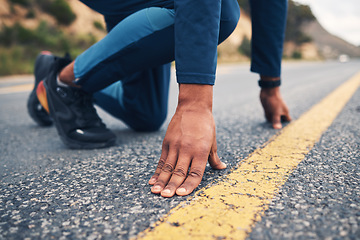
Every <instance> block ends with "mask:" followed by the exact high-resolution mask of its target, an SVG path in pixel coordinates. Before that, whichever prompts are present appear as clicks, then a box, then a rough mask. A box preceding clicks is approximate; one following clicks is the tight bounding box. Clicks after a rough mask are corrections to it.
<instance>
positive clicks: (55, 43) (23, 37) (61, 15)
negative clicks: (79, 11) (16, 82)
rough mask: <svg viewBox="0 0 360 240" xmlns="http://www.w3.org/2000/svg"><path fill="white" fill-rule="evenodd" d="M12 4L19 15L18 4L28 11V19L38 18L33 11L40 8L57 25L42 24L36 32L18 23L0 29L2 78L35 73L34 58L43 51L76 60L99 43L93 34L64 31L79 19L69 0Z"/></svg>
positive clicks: (30, 0)
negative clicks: (67, 54) (90, 47)
mask: <svg viewBox="0 0 360 240" xmlns="http://www.w3.org/2000/svg"><path fill="white" fill-rule="evenodd" d="M9 3H10V8H11V12H12V13H13V14H16V10H15V8H14V6H15V4H19V5H20V6H23V7H25V8H26V9H28V12H27V14H26V18H36V17H37V16H36V11H34V9H40V11H43V12H45V13H47V14H49V15H50V16H52V17H53V18H54V19H55V20H56V22H57V25H55V26H54V25H50V24H49V23H47V22H46V21H40V22H39V23H38V26H37V27H36V28H35V29H29V28H26V27H24V26H23V25H22V24H21V23H19V22H16V23H15V24H14V25H12V26H6V25H3V26H0V75H13V74H27V73H32V72H33V66H34V61H35V58H36V56H37V54H38V53H39V52H40V51H42V50H48V51H51V52H53V53H54V54H58V55H63V54H64V53H70V55H71V56H72V57H75V56H77V55H79V54H80V53H81V52H83V51H84V50H85V49H87V48H88V47H89V46H91V45H92V44H94V43H95V42H96V41H97V39H96V38H95V37H94V36H93V35H91V34H89V35H73V34H70V33H67V32H66V31H63V30H62V26H68V25H70V24H71V23H72V22H73V21H74V20H75V19H76V15H75V14H74V12H73V11H72V10H71V7H70V6H69V4H68V3H67V2H66V0H10V1H9Z"/></svg>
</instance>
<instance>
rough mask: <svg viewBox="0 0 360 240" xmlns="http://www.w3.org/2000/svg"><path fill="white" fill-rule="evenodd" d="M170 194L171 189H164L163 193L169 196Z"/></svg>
mask: <svg viewBox="0 0 360 240" xmlns="http://www.w3.org/2000/svg"><path fill="white" fill-rule="evenodd" d="M170 192H171V191H170V189H164V190H163V191H162V192H161V193H165V194H168V193H170Z"/></svg>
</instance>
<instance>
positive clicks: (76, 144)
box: [43, 81, 116, 149]
mask: <svg viewBox="0 0 360 240" xmlns="http://www.w3.org/2000/svg"><path fill="white" fill-rule="evenodd" d="M43 87H44V89H45V95H46V96H47V97H46V98H47V103H48V109H49V110H50V115H51V116H52V118H53V120H54V123H55V127H56V129H57V131H58V134H59V135H60V138H61V140H62V141H63V143H64V144H65V145H66V146H68V147H69V148H71V149H96V148H106V147H110V146H113V145H114V144H115V142H116V138H114V139H109V140H108V141H106V142H98V143H89V142H80V141H76V140H74V139H71V138H69V137H68V136H67V135H66V134H65V132H64V131H63V129H62V128H61V126H60V124H59V120H58V119H57V117H56V114H55V112H54V110H53V109H54V105H53V103H52V99H51V97H49V96H50V95H51V94H47V93H48V92H49V87H48V86H47V83H46V82H45V81H43Z"/></svg>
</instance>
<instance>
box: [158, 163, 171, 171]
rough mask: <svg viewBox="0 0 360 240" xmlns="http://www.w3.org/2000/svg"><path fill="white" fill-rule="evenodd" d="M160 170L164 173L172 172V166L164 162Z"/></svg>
mask: <svg viewBox="0 0 360 240" xmlns="http://www.w3.org/2000/svg"><path fill="white" fill-rule="evenodd" d="M161 170H162V171H163V172H166V173H172V172H173V171H174V166H173V165H172V164H171V163H165V164H164V166H163V167H162V169H161Z"/></svg>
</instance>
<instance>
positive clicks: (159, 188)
mask: <svg viewBox="0 0 360 240" xmlns="http://www.w3.org/2000/svg"><path fill="white" fill-rule="evenodd" d="M151 189H152V190H153V191H156V192H158V191H161V187H160V186H153V187H152V188H151Z"/></svg>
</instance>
